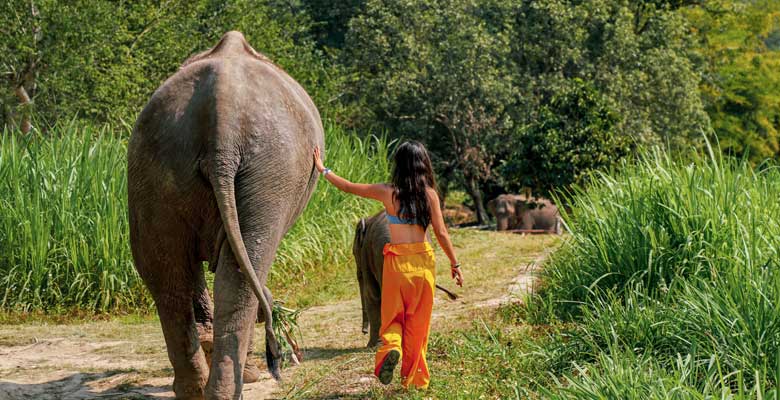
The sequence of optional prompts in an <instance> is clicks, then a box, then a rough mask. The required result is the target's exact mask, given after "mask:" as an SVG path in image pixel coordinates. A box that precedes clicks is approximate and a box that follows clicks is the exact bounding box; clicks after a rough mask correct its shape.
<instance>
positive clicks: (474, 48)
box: [344, 0, 709, 221]
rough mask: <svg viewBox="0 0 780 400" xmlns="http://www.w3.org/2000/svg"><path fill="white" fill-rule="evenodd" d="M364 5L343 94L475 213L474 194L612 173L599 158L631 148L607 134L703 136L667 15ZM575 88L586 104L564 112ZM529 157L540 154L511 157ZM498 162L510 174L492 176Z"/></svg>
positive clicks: (702, 118) (652, 139)
mask: <svg viewBox="0 0 780 400" xmlns="http://www.w3.org/2000/svg"><path fill="white" fill-rule="evenodd" d="M363 8H364V10H363V12H362V13H361V14H360V15H358V16H356V17H354V18H353V19H352V20H351V22H350V29H349V31H348V33H347V41H346V45H345V50H344V59H345V60H346V61H345V62H347V63H348V65H350V66H351V68H350V70H353V71H355V74H356V75H355V76H354V78H353V79H354V80H355V84H354V85H352V89H353V90H351V94H352V97H353V98H354V99H356V101H360V102H361V104H364V106H363V107H361V108H362V109H365V110H367V111H370V113H369V114H367V115H366V118H367V119H368V122H367V123H369V124H372V125H375V126H379V127H381V128H385V129H388V130H389V131H390V132H392V133H393V134H394V135H398V136H405V137H412V138H417V139H420V140H423V141H424V142H426V143H428V144H429V147H430V149H431V150H432V151H433V153H434V154H435V156H436V157H435V158H436V160H435V161H436V164H437V167H438V169H439V172H440V175H442V176H443V177H444V179H445V180H450V179H451V177H453V178H455V181H456V182H458V183H459V184H460V186H461V187H462V188H464V189H465V190H466V191H467V192H468V193H469V194H470V195H471V197H472V200H473V203H474V204H475V205H476V206H477V214H478V217H479V216H480V214H481V210H480V207H479V206H480V203H481V201H482V198H481V193H480V191H481V190H484V189H486V188H489V187H491V186H495V185H496V184H498V185H499V186H501V187H503V189H504V190H516V189H517V188H518V187H522V186H531V187H532V188H534V189H543V191H549V190H550V189H551V188H557V187H559V185H562V184H563V185H565V184H568V183H570V182H573V181H576V180H577V178H578V176H580V175H583V174H585V173H587V172H588V171H591V170H595V169H598V168H602V167H604V166H605V165H609V164H610V162H605V161H606V160H604V159H603V154H605V153H606V154H610V155H611V156H612V160H609V161H613V160H617V159H618V158H619V157H620V156H622V155H625V154H627V153H628V152H627V151H613V148H612V147H611V146H614V144H612V143H611V141H612V139H606V138H607V137H610V138H611V137H614V138H615V141H617V142H623V143H627V142H635V143H639V144H652V143H661V144H665V145H668V146H670V147H671V148H675V149H679V148H685V147H687V146H689V145H691V144H695V143H696V142H697V141H698V140H699V139H700V137H701V134H702V133H703V132H706V131H708V130H709V120H708V117H707V115H706V113H705V112H704V105H703V103H702V100H701V97H700V95H699V93H698V85H699V81H700V74H699V71H697V69H696V66H695V64H694V62H693V61H692V60H691V57H692V54H691V46H692V42H691V41H690V40H689V38H688V36H689V35H688V32H689V31H688V25H687V23H686V21H685V18H684V17H683V16H682V15H681V14H680V13H679V12H676V11H675V10H673V9H669V8H666V7H656V6H654V5H652V4H645V5H643V6H638V5H636V4H635V3H633V2H625V1H611V0H588V1H582V2H571V1H568V0H555V1H543V2H542V1H527V2H494V1H450V0H426V1H419V0H414V1H412V0H409V1H405V2H402V5H401V6H400V7H399V5H398V4H397V3H396V2H389V1H382V0H373V1H368V2H366V3H365V4H364V5H363ZM583 82H584V85H586V86H588V87H589V88H592V90H591V91H592V92H593V93H588V94H587V95H586V96H584V97H589V98H592V99H593V101H579V102H575V103H573V104H572V107H568V108H569V110H561V109H560V108H565V107H567V106H566V105H564V104H563V103H566V102H567V101H568V100H562V99H565V98H567V97H570V96H572V93H578V92H579V91H580V90H581V87H582V86H583ZM573 96H577V95H576V94H574V95H573ZM581 97H582V96H581ZM585 107H593V109H584V108H585ZM574 108H576V110H575V109H574ZM561 111H563V112H568V113H569V114H568V115H567V118H569V117H570V118H576V117H577V116H578V115H588V116H591V117H597V116H600V115H603V117H597V118H599V119H600V120H601V122H596V121H594V120H590V121H589V122H588V123H593V124H596V125H601V124H608V125H609V127H598V128H597V127H596V125H593V126H590V127H577V126H575V125H576V124H570V123H565V122H563V121H557V122H556V121H553V119H554V118H555V116H553V115H551V113H553V114H554V113H557V112H561ZM570 120H571V119H570ZM552 125H557V126H558V127H557V128H552V127H551V126H552ZM594 129H595V131H598V132H600V133H604V134H605V135H606V136H605V137H601V136H599V137H597V138H593V139H589V140H591V144H592V145H593V146H595V147H603V148H599V149H598V151H597V152H596V154H594V155H593V157H579V158H577V159H576V160H574V162H572V161H573V160H572V159H571V158H570V157H571V156H572V154H571V152H572V150H567V149H572V148H575V147H578V146H579V145H580V144H581V143H580V142H578V140H581V139H583V135H584V134H587V133H588V132H589V131H593V130H594ZM607 132H608V133H607ZM618 147H622V146H618ZM532 148H533V149H535V151H537V152H544V154H538V153H537V154H535V155H534V156H535V158H534V160H533V161H527V162H525V161H521V160H519V159H520V158H522V157H525V156H527V155H528V153H529V152H531V151H533V150H531V149H532ZM573 151H577V150H573ZM579 151H580V154H582V152H585V151H588V152H591V149H588V150H585V149H584V148H583V149H580V150H579ZM537 161H538V162H537ZM503 162H507V163H508V164H509V165H510V167H509V168H502V169H498V170H497V169H496V167H498V166H499V165H501V164H502V163H503ZM553 166H554V168H556V169H554V170H552V169H548V168H550V167H553ZM502 172H503V174H502ZM550 178H552V179H550ZM481 220H482V218H480V221H481Z"/></svg>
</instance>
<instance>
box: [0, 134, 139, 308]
mask: <svg viewBox="0 0 780 400" xmlns="http://www.w3.org/2000/svg"><path fill="white" fill-rule="evenodd" d="M51 132H52V134H51V135H50V136H42V135H37V134H36V135H31V136H26V137H23V136H21V135H18V134H17V133H16V132H8V131H6V132H4V134H3V136H2V137H1V138H0V307H2V308H3V309H6V310H9V309H10V310H18V311H30V310H33V309H60V308H71V307H76V308H85V309H90V310H96V311H106V310H109V309H115V308H132V307H143V306H144V305H145V304H148V299H147V297H146V292H145V291H144V289H143V287H142V282H141V281H140V279H139V278H138V276H137V274H136V273H135V269H134V268H133V264H132V258H131V255H130V247H129V245H128V243H129V242H128V241H129V235H128V222H127V178H126V158H127V151H126V141H125V140H123V139H120V138H118V136H117V135H115V134H114V132H110V131H109V130H108V129H107V128H100V129H98V128H94V127H90V126H78V125H76V124H66V125H61V126H55V127H53V128H52V130H51ZM124 136H125V137H126V136H127V135H124Z"/></svg>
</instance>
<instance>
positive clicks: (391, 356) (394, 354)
mask: <svg viewBox="0 0 780 400" xmlns="http://www.w3.org/2000/svg"><path fill="white" fill-rule="evenodd" d="M399 358H401V353H400V352H399V351H398V350H390V351H389V352H387V355H386V356H385V361H384V362H382V366H381V367H379V382H382V384H383V385H389V384H390V382H392V381H393V373H394V372H395V366H396V365H398V359H399Z"/></svg>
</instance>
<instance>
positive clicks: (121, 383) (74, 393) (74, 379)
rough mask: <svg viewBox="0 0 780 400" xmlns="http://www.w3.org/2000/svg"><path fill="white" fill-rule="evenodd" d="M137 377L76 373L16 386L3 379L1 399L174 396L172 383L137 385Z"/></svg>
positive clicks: (125, 373)
mask: <svg viewBox="0 0 780 400" xmlns="http://www.w3.org/2000/svg"><path fill="white" fill-rule="evenodd" d="M134 377H137V375H136V371H134V370H129V371H128V370H114V371H107V372H101V373H73V374H70V375H67V376H63V377H62V378H60V379H56V380H52V381H45V382H37V383H17V382H12V381H9V380H2V379H0V400H17V399H42V400H46V399H52V400H53V399H57V400H59V399H62V400H70V399H74V400H75V399H93V398H100V399H148V398H171V397H170V396H171V395H172V394H173V393H172V392H171V389H170V385H169V384H165V385H159V386H155V385H148V384H140V383H136V382H134V379H133V378H134ZM128 381H129V382H128Z"/></svg>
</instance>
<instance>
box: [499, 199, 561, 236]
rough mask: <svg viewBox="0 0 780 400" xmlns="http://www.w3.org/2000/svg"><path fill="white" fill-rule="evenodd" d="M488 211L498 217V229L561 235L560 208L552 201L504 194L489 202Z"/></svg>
mask: <svg viewBox="0 0 780 400" xmlns="http://www.w3.org/2000/svg"><path fill="white" fill-rule="evenodd" d="M488 209H489V210H490V213H491V214H493V216H495V217H496V229H497V230H499V231H505V230H509V229H523V230H531V229H539V230H545V231H547V232H549V233H554V234H560V233H561V223H560V213H559V212H558V207H557V206H556V205H555V204H553V203H552V202H551V201H550V200H548V199H544V198H535V197H532V198H531V199H530V200H528V198H527V197H526V196H525V195H519V194H502V195H500V196H498V197H496V198H495V199H493V200H490V201H489V202H488Z"/></svg>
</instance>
